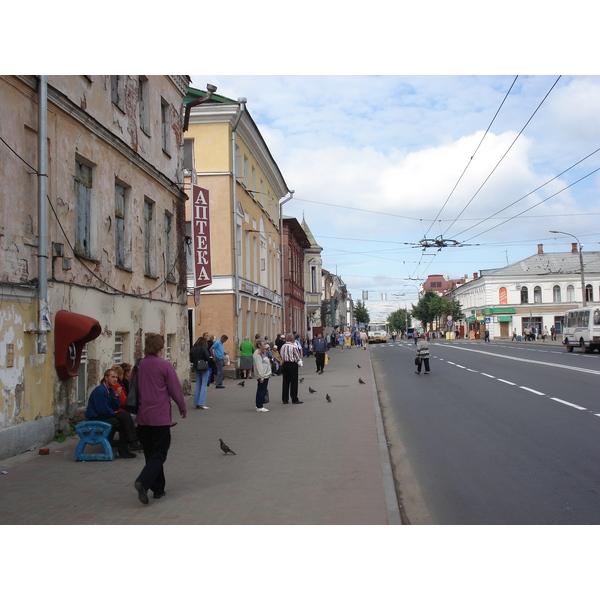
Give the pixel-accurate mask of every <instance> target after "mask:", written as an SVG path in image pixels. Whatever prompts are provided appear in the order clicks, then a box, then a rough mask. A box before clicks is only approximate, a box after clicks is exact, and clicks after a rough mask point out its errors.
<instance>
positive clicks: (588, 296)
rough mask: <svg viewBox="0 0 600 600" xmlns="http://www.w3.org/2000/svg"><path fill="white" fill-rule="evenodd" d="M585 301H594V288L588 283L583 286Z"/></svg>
mask: <svg viewBox="0 0 600 600" xmlns="http://www.w3.org/2000/svg"><path fill="white" fill-rule="evenodd" d="M585 301H586V302H593V301H594V288H593V287H592V286H591V285H590V284H589V283H588V284H587V285H586V286H585Z"/></svg>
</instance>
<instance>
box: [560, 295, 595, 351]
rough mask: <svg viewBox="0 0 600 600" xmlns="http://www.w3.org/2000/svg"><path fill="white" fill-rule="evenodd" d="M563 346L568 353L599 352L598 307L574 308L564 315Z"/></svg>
mask: <svg viewBox="0 0 600 600" xmlns="http://www.w3.org/2000/svg"><path fill="white" fill-rule="evenodd" d="M563 344H564V345H565V346H566V347H567V350H568V351H569V352H573V348H581V350H582V352H593V351H594V350H596V349H598V350H600V305H595V306H584V307H582V308H574V309H573V310H569V311H567V312H566V313H565V321H564V327H563Z"/></svg>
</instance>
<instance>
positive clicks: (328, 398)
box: [325, 394, 331, 402]
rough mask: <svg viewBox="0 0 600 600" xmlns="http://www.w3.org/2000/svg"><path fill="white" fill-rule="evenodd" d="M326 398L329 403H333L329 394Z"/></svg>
mask: <svg viewBox="0 0 600 600" xmlns="http://www.w3.org/2000/svg"><path fill="white" fill-rule="evenodd" d="M325 398H326V399H327V402H331V396H330V395H329V394H327V395H326V396H325Z"/></svg>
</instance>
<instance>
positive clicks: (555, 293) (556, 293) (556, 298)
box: [552, 285, 561, 302]
mask: <svg viewBox="0 0 600 600" xmlns="http://www.w3.org/2000/svg"><path fill="white" fill-rule="evenodd" d="M552 301H553V302H561V299H560V285H555V286H554V287H553V288H552Z"/></svg>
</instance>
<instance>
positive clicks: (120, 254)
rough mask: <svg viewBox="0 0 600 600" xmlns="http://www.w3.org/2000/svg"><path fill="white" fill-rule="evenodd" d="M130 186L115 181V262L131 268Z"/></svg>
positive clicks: (125, 267)
mask: <svg viewBox="0 0 600 600" xmlns="http://www.w3.org/2000/svg"><path fill="white" fill-rule="evenodd" d="M128 190H129V188H128V187H126V186H125V185H124V184H122V183H120V182H115V263H116V265H117V267H120V268H122V269H130V268H131V234H130V227H129V195H128Z"/></svg>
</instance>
